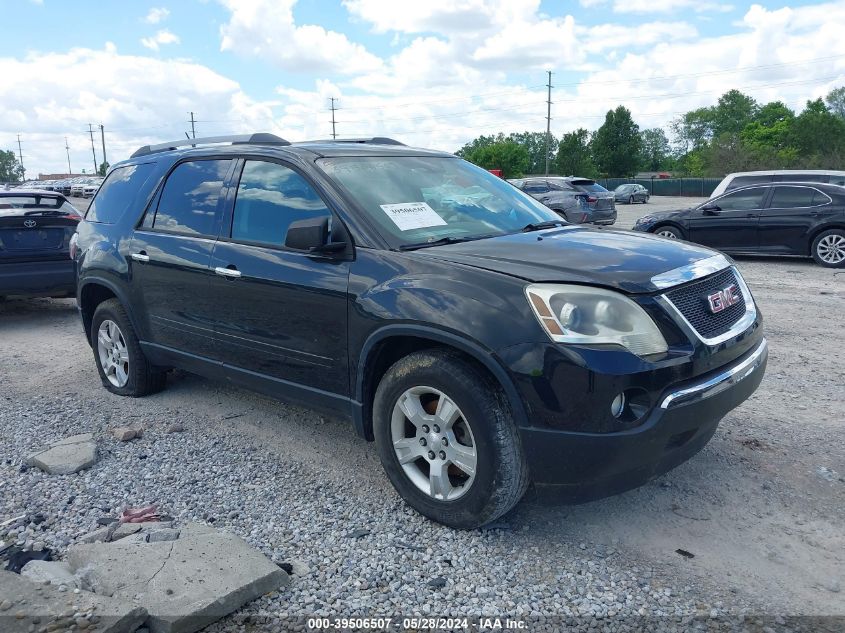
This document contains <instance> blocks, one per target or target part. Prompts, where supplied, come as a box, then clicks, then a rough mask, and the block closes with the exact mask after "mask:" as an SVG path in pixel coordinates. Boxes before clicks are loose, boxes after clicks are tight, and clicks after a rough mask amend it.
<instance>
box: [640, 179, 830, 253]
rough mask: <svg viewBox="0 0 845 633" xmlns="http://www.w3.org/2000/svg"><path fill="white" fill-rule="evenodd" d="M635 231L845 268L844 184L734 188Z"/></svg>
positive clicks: (649, 219)
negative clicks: (805, 258) (794, 257)
mask: <svg viewBox="0 0 845 633" xmlns="http://www.w3.org/2000/svg"><path fill="white" fill-rule="evenodd" d="M634 230H635V231H645V232H648V233H655V234H657V235H661V236H663V237H667V238H670V239H684V240H689V241H691V242H698V243H699V244H705V245H707V246H712V247H713V248H718V249H719V250H722V251H725V252H727V253H731V254H736V255H743V254H748V255H752V254H753V255H800V256H804V257H812V258H813V259H814V260H815V261H816V263H818V264H819V265H821V266H827V267H829V268H842V267H845V187H842V186H839V185H830V184H822V183H799V182H795V183H777V184H771V185H758V186H750V187H743V188H741V189H734V190H732V191H731V192H729V193H726V194H723V195H721V196H718V197H716V198H712V199H710V200H708V201H707V202H704V203H702V204H700V205H698V206H697V207H693V208H692V209H683V210H679V211H665V212H662V213H650V214H648V215H646V216H644V217H642V218H640V219H639V220H637V223H636V224H635V225H634Z"/></svg>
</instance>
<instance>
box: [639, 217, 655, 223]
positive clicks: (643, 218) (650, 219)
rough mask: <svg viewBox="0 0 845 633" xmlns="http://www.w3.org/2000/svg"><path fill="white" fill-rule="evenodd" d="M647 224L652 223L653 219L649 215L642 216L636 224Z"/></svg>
mask: <svg viewBox="0 0 845 633" xmlns="http://www.w3.org/2000/svg"><path fill="white" fill-rule="evenodd" d="M649 222H654V217H653V216H650V215H644V216H643V217H641V218H640V219H639V220H637V224H648V223H649Z"/></svg>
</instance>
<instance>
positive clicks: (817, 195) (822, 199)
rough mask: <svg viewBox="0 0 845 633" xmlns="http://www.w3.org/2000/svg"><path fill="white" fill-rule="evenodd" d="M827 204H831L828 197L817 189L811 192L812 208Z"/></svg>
mask: <svg viewBox="0 0 845 633" xmlns="http://www.w3.org/2000/svg"><path fill="white" fill-rule="evenodd" d="M828 202H832V200H831V199H830V196H828V195H827V194H825V193H822V192H821V191H819V190H818V189H816V190H815V191H814V192H813V206H814V207H815V206H819V205H822V204H827V203H828Z"/></svg>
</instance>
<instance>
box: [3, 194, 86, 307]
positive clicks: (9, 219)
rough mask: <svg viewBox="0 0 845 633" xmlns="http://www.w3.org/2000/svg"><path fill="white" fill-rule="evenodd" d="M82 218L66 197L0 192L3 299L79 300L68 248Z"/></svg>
mask: <svg viewBox="0 0 845 633" xmlns="http://www.w3.org/2000/svg"><path fill="white" fill-rule="evenodd" d="M81 219H82V217H81V216H80V214H79V212H78V211H77V210H76V209H75V208H74V207H73V205H72V204H70V202H68V201H67V199H66V198H65V197H64V196H63V195H61V194H58V193H55V192H49V191H42V190H38V189H11V190H9V191H0V296H6V295H24V296H30V297H42V296H43V297H73V296H75V294H76V273H75V270H74V264H73V260H71V258H70V253H69V245H70V241H71V237H72V236H73V235H74V233H75V232H76V225H77V224H78V223H79V221H80V220H81Z"/></svg>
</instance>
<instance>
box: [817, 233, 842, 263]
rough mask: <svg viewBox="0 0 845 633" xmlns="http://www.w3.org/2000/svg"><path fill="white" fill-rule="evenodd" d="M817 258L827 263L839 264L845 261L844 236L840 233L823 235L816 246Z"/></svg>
mask: <svg viewBox="0 0 845 633" xmlns="http://www.w3.org/2000/svg"><path fill="white" fill-rule="evenodd" d="M816 252H817V253H818V255H819V259H821V260H822V261H824V262H825V263H827V264H841V263H842V262H843V261H845V237H843V236H842V235H837V234H833V235H825V236H824V237H823V238H822V239H820V240H819V243H818V245H817V246H816Z"/></svg>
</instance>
